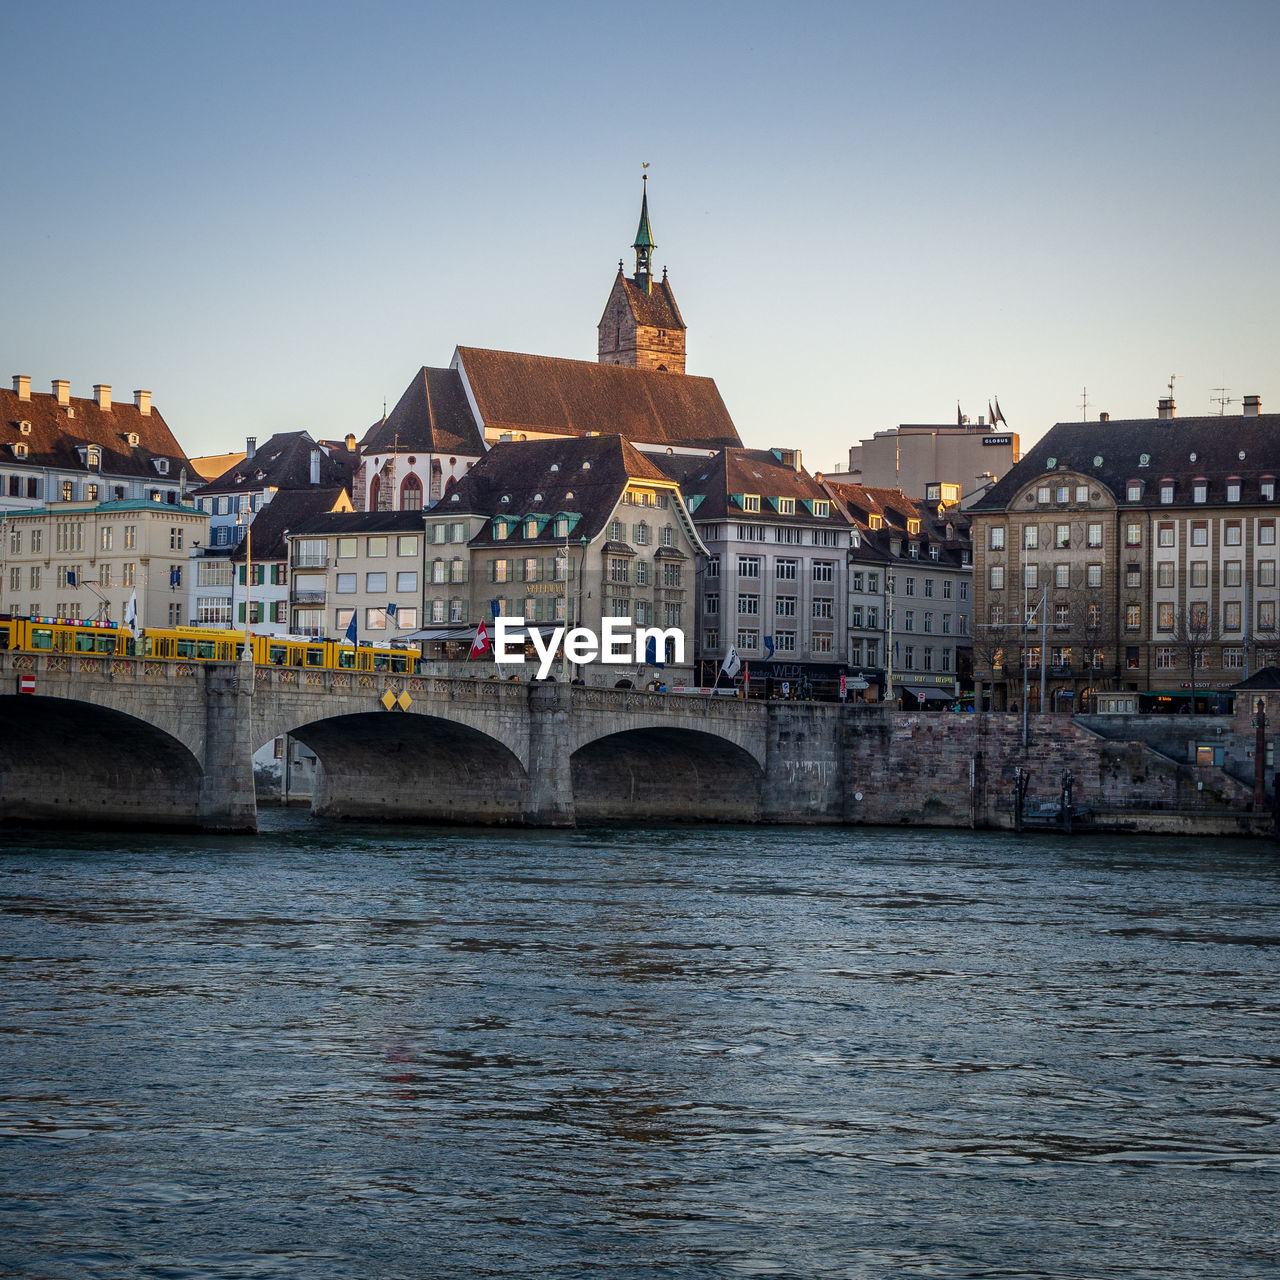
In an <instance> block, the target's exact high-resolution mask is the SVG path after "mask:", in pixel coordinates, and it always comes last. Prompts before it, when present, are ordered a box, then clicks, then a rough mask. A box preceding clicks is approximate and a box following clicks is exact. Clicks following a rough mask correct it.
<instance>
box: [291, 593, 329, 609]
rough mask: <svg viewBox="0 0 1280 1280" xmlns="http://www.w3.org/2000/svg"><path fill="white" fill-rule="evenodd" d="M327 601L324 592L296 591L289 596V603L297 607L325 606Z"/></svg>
mask: <svg viewBox="0 0 1280 1280" xmlns="http://www.w3.org/2000/svg"><path fill="white" fill-rule="evenodd" d="M326 599H327V593H326V592H324V591H295V592H293V593H292V594H291V595H290V596H289V602H290V603H291V604H295V605H301V606H306V605H323V604H324V602H325V600H326Z"/></svg>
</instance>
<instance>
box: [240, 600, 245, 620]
mask: <svg viewBox="0 0 1280 1280" xmlns="http://www.w3.org/2000/svg"><path fill="white" fill-rule="evenodd" d="M240 625H241V626H244V601H243V600H241V601H240Z"/></svg>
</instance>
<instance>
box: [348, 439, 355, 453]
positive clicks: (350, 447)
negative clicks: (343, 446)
mask: <svg viewBox="0 0 1280 1280" xmlns="http://www.w3.org/2000/svg"><path fill="white" fill-rule="evenodd" d="M346 443H347V452H348V453H355V451H356V438H355V436H352V435H349V436H347V442H346Z"/></svg>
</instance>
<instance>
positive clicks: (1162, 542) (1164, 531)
mask: <svg viewBox="0 0 1280 1280" xmlns="http://www.w3.org/2000/svg"><path fill="white" fill-rule="evenodd" d="M1156 545H1157V546H1161V547H1171V546H1173V525H1172V524H1170V523H1169V522H1168V521H1165V522H1164V523H1163V524H1161V525H1159V526H1158V527H1157V529H1156Z"/></svg>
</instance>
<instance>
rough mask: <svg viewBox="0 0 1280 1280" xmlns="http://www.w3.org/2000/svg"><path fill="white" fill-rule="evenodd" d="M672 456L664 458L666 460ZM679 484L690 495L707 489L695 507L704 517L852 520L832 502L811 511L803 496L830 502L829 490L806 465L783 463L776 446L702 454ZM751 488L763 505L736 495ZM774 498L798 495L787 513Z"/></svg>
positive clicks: (840, 522)
mask: <svg viewBox="0 0 1280 1280" xmlns="http://www.w3.org/2000/svg"><path fill="white" fill-rule="evenodd" d="M670 461H671V460H670V459H662V460H661V462H662V464H663V465H665V464H666V463H668V462H670ZM695 461H696V460H695ZM672 469H673V470H675V469H677V468H674V467H673V468H672ZM680 484H681V489H682V490H683V491H684V493H685V495H686V499H688V498H690V497H692V496H693V495H694V494H701V495H702V501H701V502H700V503H699V504H698V507H697V510H696V511H695V512H694V517H695V519H696V520H698V521H699V522H700V523H701V522H702V521H705V520H717V519H724V518H726V517H740V518H747V519H751V520H768V521H769V522H770V523H773V524H804V525H812V524H814V523H819V524H823V523H825V524H834V525H844V524H846V523H847V522H846V520H845V518H844V514H843V512H842V511H841V510H840V508H839V506H838V504H831V507H830V514H829V515H827V516H815V515H813V514H812V512H810V511H806V510H805V509H804V507H803V506H801V505H800V503H801V502H802V501H806V500H807V501H813V500H814V499H817V500H818V501H820V502H829V500H830V495H829V494H828V493H827V491H826V490H825V489H824V488H823V487H822V484H821V483H820V482H819V481H818V480H815V479H814V478H813V476H811V475H810V474H809V473H808V472H807V471H805V470H803V469H801V470H799V471H797V470H796V469H795V467H794V466H792V465H790V464H788V463H784V462H783V461H782V460H781V459H780V458H779V457H778V456H777V454H775V453H774V452H773V450H772V449H724V450H722V451H721V452H720V453H718V454H716V456H715V457H714V458H704V459H702V460H701V461H700V462H699V465H698V466H697V467H695V468H692V469H684V475H683V477H682V479H681V482H680ZM746 494H755V495H757V496H758V497H759V498H760V510H759V511H746V510H744V509H743V507H742V505H741V503H740V501H738V500H737V499H739V498H741V497H742V496H744V495H746ZM770 498H793V499H795V502H796V511H795V512H794V513H793V514H789V515H784V514H782V513H781V512H780V511H778V510H777V509H776V507H774V506H772V505H771V504H770V502H769V499H770Z"/></svg>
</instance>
